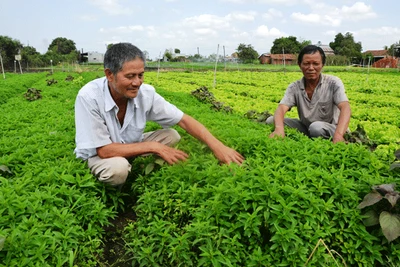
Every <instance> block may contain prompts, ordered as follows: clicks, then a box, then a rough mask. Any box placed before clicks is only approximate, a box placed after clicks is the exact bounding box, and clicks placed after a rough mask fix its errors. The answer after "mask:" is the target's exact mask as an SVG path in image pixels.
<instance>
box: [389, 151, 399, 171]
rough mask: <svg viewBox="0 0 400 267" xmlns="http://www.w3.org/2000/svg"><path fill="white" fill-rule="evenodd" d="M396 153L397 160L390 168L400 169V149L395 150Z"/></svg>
mask: <svg viewBox="0 0 400 267" xmlns="http://www.w3.org/2000/svg"><path fill="white" fill-rule="evenodd" d="M394 155H395V157H396V160H395V161H394V162H393V163H392V164H391V165H390V169H391V170H394V169H396V170H400V149H398V150H396V152H394Z"/></svg>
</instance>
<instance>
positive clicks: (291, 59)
mask: <svg viewBox="0 0 400 267" xmlns="http://www.w3.org/2000/svg"><path fill="white" fill-rule="evenodd" d="M271 64H273V65H283V64H285V65H296V64H297V56H296V55H295V54H271Z"/></svg>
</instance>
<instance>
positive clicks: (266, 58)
mask: <svg viewBox="0 0 400 267" xmlns="http://www.w3.org/2000/svg"><path fill="white" fill-rule="evenodd" d="M258 60H259V61H260V64H271V54H270V53H263V54H261V55H260V56H259V57H258Z"/></svg>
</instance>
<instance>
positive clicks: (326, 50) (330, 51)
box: [317, 44, 335, 56]
mask: <svg viewBox="0 0 400 267" xmlns="http://www.w3.org/2000/svg"><path fill="white" fill-rule="evenodd" d="M317 46H319V47H321V49H322V51H324V53H325V56H334V55H335V51H333V49H332V48H331V47H330V46H329V45H323V44H317Z"/></svg>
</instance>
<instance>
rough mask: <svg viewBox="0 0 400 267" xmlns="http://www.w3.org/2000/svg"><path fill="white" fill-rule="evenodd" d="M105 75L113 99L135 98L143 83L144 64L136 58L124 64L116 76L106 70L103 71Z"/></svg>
mask: <svg viewBox="0 0 400 267" xmlns="http://www.w3.org/2000/svg"><path fill="white" fill-rule="evenodd" d="M105 73H106V76H107V80H108V84H109V86H110V89H111V95H112V96H113V98H114V99H116V98H117V99H121V98H125V99H130V98H135V97H136V96H137V95H138V92H139V88H140V86H141V85H142V83H143V78H144V62H143V61H142V60H141V59H139V58H137V59H134V60H132V61H128V62H125V63H124V65H122V70H120V71H119V72H118V73H117V75H114V74H112V73H111V71H110V70H108V69H106V70H105Z"/></svg>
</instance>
